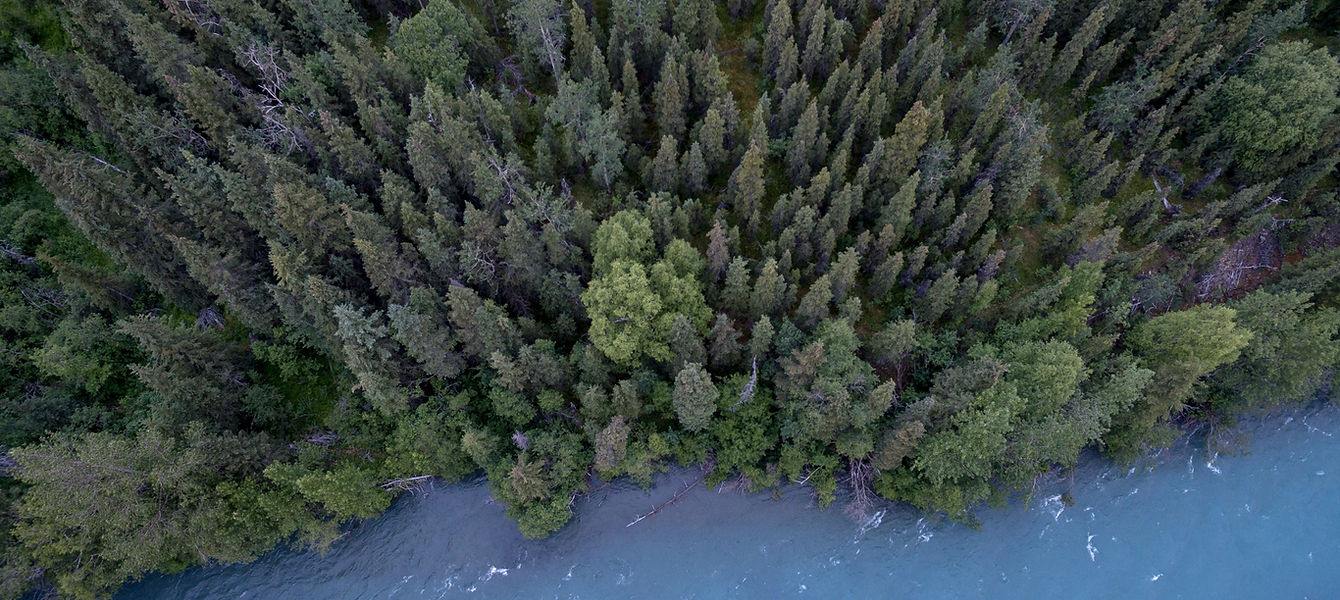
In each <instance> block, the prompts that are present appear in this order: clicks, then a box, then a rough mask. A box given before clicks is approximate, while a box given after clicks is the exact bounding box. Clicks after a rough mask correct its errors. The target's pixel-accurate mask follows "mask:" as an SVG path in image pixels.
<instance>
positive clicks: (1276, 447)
mask: <svg viewBox="0 0 1340 600" xmlns="http://www.w3.org/2000/svg"><path fill="white" fill-rule="evenodd" d="M1245 430H1246V431H1247V433H1248V434H1249V435H1250V436H1251V441H1250V444H1249V445H1248V446H1247V450H1248V453H1247V454H1245V455H1234V456H1216V455H1213V454H1209V453H1207V452H1206V451H1205V449H1204V445H1203V444H1202V443H1200V442H1198V441H1196V440H1195V439H1192V440H1189V441H1185V442H1183V443H1181V444H1179V445H1178V446H1176V447H1174V448H1172V449H1169V450H1166V451H1164V452H1162V453H1161V454H1159V455H1158V456H1156V457H1153V458H1152V459H1150V460H1149V461H1148V463H1149V464H1148V465H1147V466H1149V467H1151V468H1148V469H1145V468H1140V469H1129V468H1118V467H1115V466H1112V465H1110V464H1108V463H1106V462H1104V461H1102V460H1100V459H1097V458H1095V457H1088V458H1086V459H1084V460H1083V461H1082V463H1081V467H1080V468H1079V470H1078V472H1077V473H1076V476H1075V485H1074V492H1073V493H1074V504H1073V505H1070V506H1067V505H1066V504H1065V503H1064V502H1062V500H1061V492H1062V491H1063V490H1064V489H1066V488H1067V486H1068V484H1067V483H1065V482H1062V481H1041V482H1039V485H1038V489H1037V491H1035V492H1034V493H1033V494H1032V495H1031V497H1030V498H1027V499H1025V498H1023V497H1020V498H1018V499H1016V500H1015V501H1014V502H1013V503H1012V505H1011V506H1010V507H1009V508H1004V509H990V510H983V511H981V512H980V518H981V528H980V529H979V530H973V529H972V528H970V527H967V526H964V525H959V524H954V523H946V522H933V521H932V520H929V519H926V518H923V517H922V516H921V515H920V514H918V513H917V512H916V511H914V510H912V509H910V508H906V507H892V508H888V509H887V510H885V511H882V512H878V513H876V515H875V516H874V517H872V518H871V519H869V520H867V521H865V522H856V521H853V520H852V519H850V518H849V517H847V516H845V515H844V514H843V513H842V511H841V510H838V509H837V508H836V507H835V508H830V509H828V510H824V511H820V510H818V509H816V508H815V507H814V502H813V499H812V496H811V495H810V494H809V493H808V491H807V490H805V489H803V488H788V489H784V490H783V491H782V493H781V494H780V496H779V497H777V496H775V495H773V494H770V493H761V494H752V495H746V494H740V493H737V492H730V491H720V492H719V491H717V490H707V489H703V488H701V487H698V488H696V489H694V490H693V491H691V492H689V493H688V494H686V495H685V496H684V497H683V498H682V499H681V500H680V501H678V502H676V503H674V504H672V505H670V506H669V507H667V508H666V509H665V510H664V511H662V512H661V513H659V514H657V515H654V516H652V517H650V518H648V519H646V520H644V521H642V522H640V523H638V524H636V525H633V526H631V527H627V526H626V525H627V524H628V523H629V522H630V521H632V520H633V519H634V518H636V517H637V516H638V515H639V514H642V513H645V512H647V511H648V510H650V509H651V507H652V506H654V505H657V504H659V503H661V502H662V501H664V500H665V499H667V498H670V497H672V496H674V495H675V494H676V493H677V492H679V491H680V490H681V489H682V488H683V486H684V482H686V481H689V482H691V481H692V480H693V478H694V477H695V473H694V472H692V471H683V472H675V473H671V474H667V475H663V476H661V477H660V478H659V479H658V480H657V485H656V486H655V487H654V488H653V489H651V490H650V491H644V490H642V489H639V488H637V487H634V486H631V485H629V484H626V483H625V484H619V483H616V484H615V485H613V486H611V487H609V488H607V489H604V490H602V491H600V492H597V493H595V494H594V495H592V496H591V497H589V498H586V499H583V500H579V501H578V506H577V515H576V517H575V518H574V519H573V522H572V523H571V524H570V525H569V526H568V527H567V528H565V529H563V530H562V531H560V532H559V533H557V534H556V535H554V536H553V537H551V538H549V539H545V540H540V541H527V540H525V539H523V538H522V537H521V535H520V534H519V533H518V532H517V529H516V526H515V525H513V524H512V523H511V522H510V521H508V520H507V519H506V517H504V516H503V512H502V509H501V507H499V506H498V505H497V504H495V503H493V502H492V501H491V500H490V498H489V494H488V492H487V490H486V489H485V488H484V486H482V485H479V484H474V485H446V484H440V483H439V484H436V485H434V486H429V487H427V488H424V489H422V490H420V491H419V492H418V493H415V494H406V495H404V496H403V497H402V498H401V499H398V500H397V501H396V503H395V505H394V506H393V507H392V508H391V510H389V511H388V512H387V513H386V515H385V516H383V517H382V518H380V519H377V520H375V521H370V522H367V523H364V524H363V525H361V526H360V527H358V528H357V529H355V530H353V531H352V532H350V533H349V535H347V536H346V537H345V538H344V539H342V540H340V541H339V542H337V543H336V544H335V545H334V546H333V548H332V549H331V550H330V551H329V552H328V553H327V554H325V555H324V556H322V555H317V554H311V553H296V552H291V551H275V552H271V553H270V554H268V555H266V556H264V557H263V558H261V559H260V560H258V561H257V562H255V563H252V564H249V565H231V566H213V567H206V568H196V569H191V570H189V571H186V572H185V573H180V574H176V575H167V576H153V577H149V578H146V579H145V580H143V581H141V582H139V583H136V584H134V585H131V586H128V587H126V588H125V589H124V590H123V591H122V592H121V593H120V594H119V595H118V596H117V599H118V600H131V599H135V600H141V599H143V600H169V599H171V600H206V599H208V600H223V599H243V598H245V599H249V600H250V599H258V600H270V599H274V600H354V599H374V598H376V599H389V598H404V599H436V598H507V599H512V598H517V599H530V598H534V599H542V598H556V599H569V598H573V599H575V598H585V599H624V598H759V599H771V598H824V599H828V598H863V599H864V598H891V599H892V598H991V599H999V598H1122V599H1126V598H1270V599H1275V598H1338V597H1340V437H1337V436H1340V410H1338V409H1336V408H1335V407H1333V406H1325V407H1322V406H1317V407H1313V408H1310V409H1306V410H1302V411H1298V412H1293V413H1290V414H1289V415H1284V416H1279V417H1272V418H1269V419H1266V420H1264V421H1260V422H1257V423H1254V424H1251V425H1248V426H1247V427H1246V428H1245Z"/></svg>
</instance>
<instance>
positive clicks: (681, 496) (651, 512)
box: [624, 468, 716, 528]
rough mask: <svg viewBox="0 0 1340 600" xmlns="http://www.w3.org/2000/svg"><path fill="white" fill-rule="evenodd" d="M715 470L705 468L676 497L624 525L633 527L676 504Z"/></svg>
mask: <svg viewBox="0 0 1340 600" xmlns="http://www.w3.org/2000/svg"><path fill="white" fill-rule="evenodd" d="M715 470H716V469H715V468H711V469H707V470H704V471H703V474H702V475H699V476H698V478H697V479H695V480H693V483H690V484H688V485H685V486H684V489H682V490H679V493H678V494H675V495H674V497H672V498H670V499H669V500H666V501H665V502H662V503H660V504H658V505H656V506H654V507H652V509H651V511H650V512H647V513H643V514H642V515H641V516H639V517H638V518H636V519H633V520H632V521H629V523H628V524H627V525H624V527H625V528H627V527H632V526H634V525H637V524H638V523H641V522H642V520H643V519H645V518H647V517H650V516H652V515H654V514H656V513H658V512H661V509H664V508H665V507H667V506H670V505H671V504H674V503H675V502H677V501H679V499H680V498H683V497H684V495H685V494H687V493H689V490H692V489H693V488H695V487H698V484H700V483H702V482H703V480H704V479H707V476H708V475H711V474H712V471H715Z"/></svg>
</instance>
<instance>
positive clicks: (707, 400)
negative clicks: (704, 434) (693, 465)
mask: <svg viewBox="0 0 1340 600" xmlns="http://www.w3.org/2000/svg"><path fill="white" fill-rule="evenodd" d="M718 395H719V394H718V392H717V387H716V385H715V384H713V383H712V376H711V375H710V374H708V373H707V370H705V369H703V366H702V365H700V364H698V363H689V364H686V365H684V368H682V369H680V370H679V373H678V374H676V375H675V394H674V399H675V414H676V415H677V416H678V417H679V424H680V425H682V426H683V427H684V429H686V430H688V431H701V430H703V429H706V428H707V426H708V425H709V424H710V423H711V421H712V414H713V413H715V412H716V409H717V397H718Z"/></svg>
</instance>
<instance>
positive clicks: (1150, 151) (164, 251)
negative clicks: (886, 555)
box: [0, 0, 1340, 597]
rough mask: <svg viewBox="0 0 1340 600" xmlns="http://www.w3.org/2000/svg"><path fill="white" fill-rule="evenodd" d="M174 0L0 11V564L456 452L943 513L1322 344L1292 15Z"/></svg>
mask: <svg viewBox="0 0 1340 600" xmlns="http://www.w3.org/2000/svg"><path fill="white" fill-rule="evenodd" d="M104 4H105V5H104ZM188 4H190V5H189V6H187V4H182V3H171V2H169V3H163V4H158V3H153V2H129V3H127V2H120V1H117V2H112V3H110V4H107V3H103V4H99V3H90V2H68V3H65V4H64V5H62V6H60V7H56V6H54V5H51V4H48V3H46V2H38V3H36V4H25V5H23V6H20V5H19V4H17V3H14V2H8V3H3V2H0V23H2V24H3V26H0V340H3V344H0V345H2V346H3V348H0V349H2V350H3V351H2V352H0V372H3V373H4V374H5V376H4V377H2V378H0V444H2V445H3V449H4V451H5V452H6V453H8V454H6V455H5V456H0V465H4V464H8V463H9V460H8V459H7V458H6V456H12V458H13V459H14V462H15V463H17V464H18V465H19V466H20V468H19V469H17V470H12V471H8V472H7V473H8V475H5V476H4V477H0V488H2V489H3V491H4V493H5V497H4V502H5V507H8V508H6V509H5V510H0V528H3V529H4V532H0V540H3V541H0V561H3V566H0V588H2V589H3V592H4V594H3V595H5V596H7V597H12V596H22V595H23V594H25V593H30V591H31V590H30V588H34V587H37V588H41V589H43V590H44V589H46V587H47V586H54V587H55V588H56V589H57V590H58V591H59V593H62V594H64V595H72V596H84V597H87V596H92V595H98V594H102V595H106V593H108V592H110V590H112V589H114V588H115V586H116V585H117V584H119V582H121V581H123V580H125V579H128V578H133V577H137V576H139V575H141V574H143V573H145V572H148V571H152V570H173V569H179V568H184V567H187V566H189V565H192V564H196V563H199V562H202V561H220V562H227V561H240V560H248V559H250V558H252V557H254V556H256V555H257V554H258V553H260V552H263V551H264V550H265V549H267V548H269V547H272V546H274V545H275V544H278V543H281V542H283V541H285V540H295V541H297V542H298V543H300V544H302V545H309V546H315V547H321V546H323V545H324V544H327V543H329V542H330V541H331V540H332V539H334V538H335V537H336V536H338V535H339V533H340V528H341V527H342V526H343V524H345V523H347V522H349V521H351V520H356V519H365V518H371V517H373V516H375V515H377V514H379V513H380V512H381V511H382V510H383V509H384V508H385V507H386V506H387V505H388V503H389V502H390V501H391V498H392V497H393V496H394V494H395V493H397V492H398V491H399V490H401V489H404V488H405V487H408V486H410V485H413V484H414V483H415V482H418V481H422V480H424V479H425V478H428V477H434V476H436V477H443V478H447V479H457V478H460V477H464V476H466V475H468V474H470V473H472V472H476V471H483V473H484V474H485V475H486V476H487V477H488V480H489V485H490V490H491V491H492V493H493V494H494V496H495V497H496V498H497V499H498V501H499V502H500V503H501V504H503V505H504V506H506V509H507V513H508V515H509V516H511V517H512V518H514V519H516V520H517V523H518V526H519V527H520V529H521V531H522V532H523V533H524V534H525V535H527V536H532V537H539V536H544V535H547V534H549V533H551V532H553V531H555V530H557V529H558V528H560V527H562V526H563V524H564V523H566V522H567V521H568V520H569V519H570V517H571V505H572V502H573V499H574V498H576V497H577V496H578V495H580V494H581V493H583V492H584V491H585V490H586V485H587V478H588V476H589V475H590V474H591V473H593V472H594V473H597V474H599V475H600V476H601V477H602V478H613V477H623V476H628V477H630V478H631V479H633V480H634V481H636V482H638V483H644V484H645V483H647V482H649V481H650V477H651V474H652V473H654V472H655V471H656V470H658V469H661V468H663V467H664V466H665V464H666V463H667V462H671V461H679V462H682V463H701V462H706V461H708V460H709V459H711V460H715V463H716V465H717V470H716V471H715V472H714V474H713V476H712V479H711V481H712V482H716V481H726V480H728V479H731V478H737V477H741V476H742V477H743V479H742V481H747V482H748V483H749V484H750V485H751V486H753V487H762V486H769V485H775V484H779V483H781V482H783V481H788V480H789V481H796V482H801V481H803V482H805V484H806V485H809V486H810V487H811V488H812V489H813V490H814V491H815V493H816V495H817V497H818V500H819V503H820V504H821V505H826V504H828V503H830V502H832V501H833V500H834V499H835V498H837V497H838V496H839V494H838V492H839V488H840V487H843V486H850V487H852V488H853V494H851V497H855V498H865V497H868V495H867V494H865V492H867V491H870V490H873V491H875V492H877V493H879V494H882V495H884V496H885V497H887V498H892V499H895V500H902V501H908V502H910V503H912V504H914V505H917V506H920V507H923V508H925V509H927V510H932V511H943V512H946V513H948V514H950V515H951V516H953V517H955V518H962V519H971V515H972V511H973V509H974V508H975V507H976V506H977V505H978V504H979V503H980V502H981V501H983V500H985V499H989V498H996V499H999V498H1006V497H1008V493H1009V492H1010V491H1012V490H1017V489H1021V488H1026V487H1028V486H1029V485H1030V482H1032V481H1033V480H1034V479H1035V478H1036V477H1037V476H1038V475H1039V474H1041V473H1045V472H1048V471H1050V470H1052V469H1055V468H1057V467H1058V466H1059V467H1062V468H1065V467H1067V466H1071V465H1073V464H1074V462H1075V461H1076V460H1077V457H1078V456H1079V455H1080V453H1081V451H1082V450H1083V449H1084V448H1085V447H1087V446H1090V445H1101V446H1104V447H1105V449H1106V450H1107V451H1108V452H1109V453H1111V454H1113V455H1115V456H1117V457H1119V458H1123V459H1131V458H1134V457H1136V456H1137V455H1138V454H1139V453H1140V452H1143V451H1144V450H1146V449H1148V448H1152V447H1156V446H1158V445H1160V444H1162V443H1166V442H1168V441H1170V440H1172V439H1174V437H1175V435H1176V434H1177V429H1176V426H1178V425H1182V424H1191V423H1194V422H1195V421H1198V420H1201V419H1213V420H1215V421H1216V422H1222V421H1224V420H1231V417H1232V416H1233V415H1236V414H1239V413H1243V412H1258V411H1266V410H1272V409H1275V408H1281V407H1287V406H1293V405H1297V404H1299V403H1301V402H1304V401H1306V400H1308V399H1310V398H1313V397H1315V396H1316V395H1317V394H1318V392H1319V390H1323V389H1328V387H1327V386H1328V385H1329V384H1330V379H1331V378H1332V375H1331V374H1332V372H1333V371H1334V369H1335V368H1336V361H1337V357H1336V350H1335V348H1336V347H1337V344H1336V342H1337V339H1336V338H1337V332H1338V331H1340V321H1338V320H1337V319H1340V317H1337V316H1336V313H1335V309H1336V308H1337V306H1336V300H1335V296H1336V293H1335V292H1336V289H1337V285H1340V276H1338V275H1340V266H1338V265H1340V253H1337V252H1336V251H1335V249H1334V246H1335V241H1336V236H1335V231H1336V227H1335V224H1336V222H1337V219H1340V203H1337V200H1336V198H1337V197H1340V193H1338V192H1340V190H1338V189H1337V187H1336V186H1337V181H1336V179H1335V177H1333V176H1332V175H1331V173H1332V171H1333V170H1334V167H1335V165H1336V163H1337V161H1340V154H1338V153H1337V152H1336V150H1337V139H1340V138H1337V136H1338V135H1340V120H1337V119H1336V117H1335V113H1336V110H1337V105H1338V104H1340V99H1337V88H1338V87H1340V64H1337V62H1336V60H1335V58H1334V57H1333V56H1332V54H1331V52H1332V50H1328V49H1326V48H1332V49H1333V48H1334V47H1335V43H1334V42H1335V37H1334V36H1333V35H1330V36H1328V35H1327V32H1328V31H1332V30H1333V29H1334V28H1333V27H1330V28H1328V26H1329V25H1332V24H1333V21H1334V16H1333V15H1331V14H1329V13H1327V12H1326V10H1325V9H1326V7H1325V6H1310V7H1308V6H1304V5H1303V4H1301V3H1300V4H1296V5H1293V6H1291V7H1285V8H1279V9H1275V8H1272V7H1270V6H1268V5H1269V4H1270V3H1268V2H1264V3H1263V2H1247V3H1241V2H1219V3H1206V2H1173V3H1147V5H1146V4H1141V5H1140V6H1138V7H1134V8H1133V6H1134V5H1133V4H1131V3H1126V5H1122V3H1115V4H1104V5H1102V6H1096V7H1095V6H1088V5H1081V4H1077V3H1074V2H1051V1H1047V2H1035V1H1027V0H1020V1H1017V2H1016V1H1010V2H1005V3H999V4H998V5H991V6H988V7H986V8H983V7H973V8H972V9H971V10H967V9H965V7H963V6H958V5H954V4H952V3H950V4H946V3H934V2H932V3H921V4H918V3H910V2H873V3H871V2H850V1H842V2H832V1H828V0H813V1H809V0H807V1H806V2H772V3H771V4H768V5H766V6H764V5H763V3H755V2H746V1H740V0H733V1H732V2H729V3H725V4H726V5H725V6H720V5H719V3H712V2H707V1H705V0H682V1H678V2H669V3H668V2H665V1H663V0H629V1H622V0H621V1H619V2H614V3H609V4H606V3H595V4H591V3H583V2H577V3H572V2H567V1H566V0H563V1H556V0H518V1H514V2H506V3H482V4H479V5H477V6H476V5H473V4H470V3H465V4H461V3H453V2H447V1H444V0H431V1H429V2H426V3H421V4H418V5H414V6H400V5H397V6H392V5H391V4H388V3H377V2H373V3H359V4H357V5H354V4H350V3H347V2H343V1H342V0H322V1H319V2H307V3H303V2H289V1H285V2H278V3H274V2H262V3H246V2H233V1H231V0H229V1H225V2H222V3H206V4H200V3H188ZM392 4H393V3H392ZM923 4H924V5H923ZM722 10H724V11H725V13H724V14H728V15H730V17H731V19H732V20H731V21H730V22H729V23H722V22H719V21H720V18H721V16H722V15H723V13H721V11H722ZM984 11H985V12H984ZM1332 12H1334V11H1332ZM983 15H987V18H985V19H983V18H982V16H983ZM1309 19H1310V21H1309ZM1266 166H1269V167H1270V168H1268V169H1267V168H1265V167H1266ZM1258 288H1259V289H1258ZM1260 290H1265V291H1260ZM11 449H12V450H11ZM38 572H40V573H41V574H42V575H41V577H39V578H36V579H29V578H27V575H26V574H29V573H38Z"/></svg>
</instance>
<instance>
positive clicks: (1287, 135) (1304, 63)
mask: <svg viewBox="0 0 1340 600" xmlns="http://www.w3.org/2000/svg"><path fill="white" fill-rule="evenodd" d="M1219 98H1220V100H1219V103H1220V106H1221V109H1220V110H1221V111H1222V112H1221V113H1219V114H1216V115H1215V125H1216V126H1222V127H1223V130H1224V138H1225V139H1226V140H1227V141H1228V142H1229V143H1231V144H1233V145H1234V146H1236V148H1237V150H1238V155H1237V159H1238V163H1239V164H1241V165H1242V166H1243V167H1244V168H1246V169H1249V170H1253V171H1261V170H1263V169H1264V168H1265V167H1266V164H1267V160H1268V159H1269V158H1270V157H1272V156H1275V155H1278V154H1281V153H1283V152H1285V151H1286V150H1296V149H1299V148H1303V149H1308V148H1312V147H1314V145H1315V144H1316V142H1317V137H1318V135H1319V134H1320V132H1321V126H1322V123H1323V120H1324V119H1327V118H1329V117H1331V116H1332V115H1333V114H1334V113H1335V111H1336V109H1337V108H1340V62H1337V61H1336V59H1335V57H1334V56H1331V53H1330V52H1329V51H1327V50H1326V49H1325V48H1313V47H1312V46H1311V45H1310V44H1308V43H1306V42H1281V43H1276V44H1271V45H1269V46H1267V47H1266V48H1265V49H1263V50H1262V51H1261V53H1260V54H1258V55H1257V56H1256V57H1254V58H1253V59H1252V61H1251V62H1250V63H1248V65H1247V67H1246V68H1245V69H1244V70H1243V72H1242V73H1241V74H1239V75H1235V76H1233V77H1230V78H1229V79H1228V80H1227V81H1225V82H1224V86H1223V88H1222V89H1221V91H1220V96H1219Z"/></svg>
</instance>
